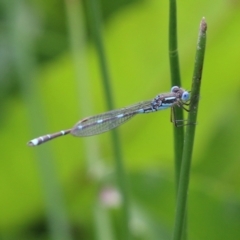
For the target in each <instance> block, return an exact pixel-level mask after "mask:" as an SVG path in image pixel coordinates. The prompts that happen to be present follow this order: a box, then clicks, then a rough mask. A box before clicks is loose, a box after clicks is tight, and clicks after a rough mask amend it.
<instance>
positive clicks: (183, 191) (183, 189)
mask: <svg viewBox="0 0 240 240" xmlns="http://www.w3.org/2000/svg"><path fill="white" fill-rule="evenodd" d="M206 30H207V24H206V22H205V19H204V18H203V19H202V21H201V23H200V30H199V36H198V42H197V51H196V58H195V66H194V73H193V81H192V91H191V101H190V112H189V115H188V123H189V125H187V127H186V134H185V141H184V147H183V156H182V167H181V172H180V179H179V188H178V195H177V209H176V216H175V225H174V232H173V238H172V239H173V240H181V235H182V229H183V225H184V219H185V215H186V206H187V194H188V185H189V179H190V168H191V161H192V151H193V144H194V136H195V128H196V124H195V123H196V121H197V112H198V102H199V96H200V87H201V78H202V70H203V62H204V53H205V46H206Z"/></svg>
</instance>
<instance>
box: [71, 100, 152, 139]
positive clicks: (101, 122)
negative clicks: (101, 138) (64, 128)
mask: <svg viewBox="0 0 240 240" xmlns="http://www.w3.org/2000/svg"><path fill="white" fill-rule="evenodd" d="M151 102H152V101H151V100H149V101H145V102H140V103H137V104H134V105H131V106H129V107H125V108H121V109H117V110H112V111H109V112H105V113H102V114H99V115H96V116H92V117H88V118H85V119H83V120H81V121H79V122H78V123H77V124H76V125H75V126H74V127H73V128H72V131H71V134H72V135H74V136H78V137H87V136H92V135H97V134H100V133H103V132H106V131H109V130H111V129H113V128H116V127H118V126H120V125H121V124H123V123H125V122H126V121H127V120H129V119H130V118H132V117H133V116H135V115H136V114H138V113H141V112H146V111H150V110H151V109H152V106H151Z"/></svg>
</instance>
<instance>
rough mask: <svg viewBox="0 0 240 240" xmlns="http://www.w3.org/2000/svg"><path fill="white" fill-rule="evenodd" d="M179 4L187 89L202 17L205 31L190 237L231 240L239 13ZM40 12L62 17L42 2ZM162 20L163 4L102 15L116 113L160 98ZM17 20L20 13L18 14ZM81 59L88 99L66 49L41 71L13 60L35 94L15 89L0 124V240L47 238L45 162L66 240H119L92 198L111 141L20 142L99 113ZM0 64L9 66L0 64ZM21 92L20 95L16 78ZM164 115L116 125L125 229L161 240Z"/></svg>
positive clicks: (110, 175)
mask: <svg viewBox="0 0 240 240" xmlns="http://www.w3.org/2000/svg"><path fill="white" fill-rule="evenodd" d="M49 4H50V3H49ZM55 4H58V3H56V2H55ZM178 4H179V5H178V20H179V23H178V33H179V36H178V41H179V46H178V47H179V58H180V67H181V78H182V82H183V86H182V87H184V88H187V89H190V84H191V76H192V71H193V66H194V55H195V47H196V39H197V34H198V27H199V21H200V19H201V18H202V17H203V16H205V17H206V20H207V22H208V43H207V52H206V56H205V62H204V71H203V80H202V90H201V99H200V103H199V107H200V109H199V113H198V124H197V126H196V141H195V148H194V153H193V162H192V164H193V168H192V174H191V179H190V190H189V198H188V204H189V210H188V214H189V226H188V228H189V239H196V240H198V239H199V240H201V239H220V240H221V239H238V238H239V237H240V234H239V227H240V226H239V223H240V219H239V218H240V217H239V216H240V214H239V209H240V204H239V203H240V195H239V186H240V183H239V173H238V169H239V164H240V163H239V157H240V156H239V150H238V147H239V146H238V145H239V144H238V143H239V141H238V139H239V135H240V127H239V121H240V113H239V111H238V107H237V104H238V101H239V100H240V99H239V89H240V85H239V77H240V76H239V69H238V68H239V67H238V59H239V57H240V50H239V47H238V45H239V34H238V29H239V21H240V19H239V18H240V14H239V11H240V10H239V9H240V8H239V7H240V6H239V4H238V2H237V1H225V2H224V1H222V2H219V5H218V7H217V8H216V6H215V3H214V2H211V1H201V2H200V1H194V3H193V4H191V3H188V2H181V3H180V2H179V3H178ZM49 6H50V5H49ZM25 7H26V8H24V6H23V8H17V9H18V10H19V11H23V10H24V11H27V10H26V9H29V8H28V7H27V6H25ZM9 9H10V8H9ZM47 9H50V10H51V12H54V11H56V14H59V13H58V12H57V10H56V8H55V9H54V7H51V8H50V7H49V8H48V5H47V3H46V11H47ZM50 10H48V11H50ZM42 11H43V12H39V13H38V14H36V16H35V15H34V16H33V17H36V19H39V17H41V14H44V10H42ZM36 12H37V11H36ZM27 13H29V12H28V11H27ZM31 13H32V11H31ZM15 14H16V12H15ZM167 14H168V4H167V2H163V1H156V0H155V1H154V0H152V1H150V0H148V1H140V2H137V3H135V4H132V5H129V6H127V7H126V8H123V9H121V11H119V12H115V14H112V15H111V17H109V18H108V21H107V22H106V25H105V26H104V41H105V47H106V52H107V57H108V62H109V65H110V66H109V67H110V71H111V76H112V86H113V94H114V96H115V102H116V107H123V106H127V105H130V104H132V103H135V102H138V101H142V100H147V99H151V98H153V97H155V95H156V94H158V93H161V92H165V91H169V89H170V87H171V86H170V84H169V80H170V74H169V60H168V40H167V39H168V34H167V31H168V16H167ZM23 16H27V15H26V12H25V15H23ZM64 17H65V16H62V18H64ZM50 20H51V19H49V21H50ZM64 22H65V21H64ZM31 23H32V25H33V26H35V25H34V24H35V23H34V22H31ZM63 24H64V23H63ZM11 26H12V25H11V24H10V26H6V33H8V34H9V36H10V38H9V39H12V38H11V37H13V36H15V37H16V35H11V34H13V32H11V31H13V30H11V29H13V28H10V27H11ZM43 26H44V25H43ZM8 27H9V28H8ZM19 28H20V30H23V29H25V25H24V24H23V25H21V24H20V25H19ZM43 29H44V27H43ZM10 30H11V31H10ZM49 31H50V30H49ZM21 32H22V31H20V33H21ZM31 33H32V34H36V32H30V34H31ZM52 36H53V38H52V40H51V41H52V47H53V48H54V47H55V44H59V41H61V39H59V38H58V35H57V34H56V35H55V37H54V34H53V35H52ZM21 40H22V39H21ZM28 41H30V39H29V38H28V39H26V42H27V43H28ZM51 41H46V44H50V42H51ZM15 42H17V39H16V40H15ZM19 44H20V45H19V46H18V48H12V51H13V52H14V51H15V50H16V49H21V48H20V46H21V44H23V43H22V42H19ZM11 46H13V45H11ZM32 48H33V49H30V50H29V52H24V54H25V55H26V56H27V54H28V55H31V58H27V59H36V56H35V55H34V54H35V53H36V52H38V51H39V49H34V46H33V47H32ZM48 48H50V47H48ZM24 49H27V48H24ZM85 51H86V55H84V54H83V52H79V56H80V58H81V61H82V64H79V66H78V67H79V68H80V69H81V70H82V75H81V78H82V81H85V82H86V83H87V84H89V87H90V91H86V90H80V89H79V86H80V85H79V82H77V81H74V80H75V78H76V75H75V72H74V71H75V70H74V66H73V64H72V57H71V55H70V54H69V53H68V52H60V53H59V55H56V57H55V58H54V59H51V61H47V62H41V64H37V63H36V62H37V61H29V60H28V61H27V62H25V59H20V60H18V61H19V62H20V63H21V64H22V65H21V66H22V68H24V69H27V70H29V71H32V74H29V75H27V76H26V77H25V81H26V82H25V84H28V85H31V84H32V85H31V88H29V89H30V90H31V91H29V90H28V91H21V95H20V97H19V96H18V97H14V98H8V101H6V102H5V108H4V109H5V110H4V109H3V111H2V114H1V115H4V117H3V116H1V132H0V141H1V143H2V144H1V146H2V148H1V161H0V195H1V198H0V212H1V214H0V234H1V237H2V239H50V238H51V237H50V233H49V231H48V228H47V226H48V221H49V220H48V221H47V218H46V204H45V203H46V202H45V201H46V195H45V194H46V189H44V188H43V182H44V181H46V176H45V175H43V172H42V170H41V169H40V166H41V163H42V162H44V163H47V162H50V163H51V167H52V168H53V169H54V170H53V172H54V173H55V177H54V178H53V179H52V181H55V180H56V181H57V185H58V186H59V187H60V192H62V194H60V195H61V196H62V197H63V203H62V205H61V206H63V210H64V211H65V213H66V215H67V217H66V219H67V220H68V224H69V225H70V229H71V233H74V234H73V235H74V236H73V239H101V231H97V229H98V230H99V226H100V227H101V230H103V229H105V228H106V232H107V233H108V234H109V235H108V236H111V234H113V236H114V237H115V239H117V237H116V235H118V232H117V231H118V227H117V226H118V222H117V221H118V217H117V216H118V215H119V212H118V209H117V208H111V209H107V208H106V207H105V208H103V209H102V208H101V207H99V208H98V206H99V204H100V202H99V195H101V194H100V193H102V191H103V189H105V188H106V186H111V187H113V188H114V186H115V181H116V179H115V173H114V171H113V162H114V161H113V159H112V150H111V144H110V140H109V133H106V134H103V135H100V136H95V137H92V138H87V139H80V138H79V139H78V138H73V137H71V136H66V137H62V138H59V139H56V140H54V141H52V142H49V143H46V145H43V146H39V148H28V147H27V146H26V144H25V143H26V142H27V141H28V140H30V139H31V138H33V137H36V136H38V135H42V134H45V133H48V132H54V131H58V130H61V129H65V128H69V127H71V126H73V125H74V124H75V123H76V122H77V121H78V120H79V119H82V118H84V117H86V116H88V115H94V114H97V113H100V112H103V111H105V110H106V107H105V102H104V97H103V95H102V92H103V90H102V86H101V84H100V75H99V67H98V62H97V59H96V53H95V50H94V48H93V46H92V44H91V42H89V43H87V45H86V47H85ZM2 56H5V55H2ZM14 56H15V55H14ZM86 56H87V57H86ZM1 60H2V62H3V61H5V60H6V58H3V57H1ZM21 60H22V62H21ZM29 62H30V63H32V65H29ZM24 64H25V66H24ZM1 66H3V65H1ZM86 66H87V67H86ZM16 73H19V71H16ZM16 75H17V74H16ZM18 77H19V76H18ZM6 79H8V78H6ZM21 79H24V75H22V76H21ZM160 82H161V85H160V84H159V83H160ZM19 86H21V88H22V86H23V83H22V82H21V81H19ZM80 91H81V94H79V92H80ZM86 99H88V100H86ZM89 99H90V100H89ZM82 103H84V104H82ZM83 105H84V107H82V106H83ZM34 108H35V109H34ZM86 112H87V113H86ZM169 118H170V116H169V112H168V111H163V112H158V113H153V114H147V115H143V116H137V117H136V118H134V119H132V120H131V121H130V122H128V123H126V124H125V125H123V126H121V127H120V128H119V131H120V133H121V140H122V147H123V153H124V160H125V163H124V164H125V166H126V168H127V169H126V170H127V173H128V176H129V180H130V193H131V199H132V209H133V213H132V214H133V219H131V221H132V229H133V233H134V236H135V238H136V239H169V238H170V237H171V235H172V229H173V218H174V212H175V202H174V200H175V188H174V167H173V165H174V163H173V146H172V142H173V141H172V140H173V134H172V125H171V123H170V122H169ZM89 154H91V157H90V155H89ZM44 179H45V180H44ZM49 181H51V179H50V180H49ZM101 214H104V224H103V223H102V224H101V225H98V224H99V216H100V217H101ZM100 219H101V218H100ZM97 220H98V221H97ZM100 223H101V222H100ZM109 225H110V226H109ZM33 226H34V227H33ZM103 232H104V231H103ZM97 233H98V234H99V235H98V234H97ZM102 239H104V238H103V237H102Z"/></svg>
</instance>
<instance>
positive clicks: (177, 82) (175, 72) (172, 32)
mask: <svg viewBox="0 0 240 240" xmlns="http://www.w3.org/2000/svg"><path fill="white" fill-rule="evenodd" d="M169 4H170V6H169V60H170V72H171V85H172V86H180V87H181V78H180V70H179V58H178V50H177V49H178V45H177V4H176V0H170V1H169ZM174 116H175V119H183V110H182V109H181V108H175V109H174ZM173 133H174V159H175V182H176V192H177V188H178V182H179V174H180V168H181V161H182V150H183V139H184V128H183V127H179V128H176V127H175V126H174V128H173Z"/></svg>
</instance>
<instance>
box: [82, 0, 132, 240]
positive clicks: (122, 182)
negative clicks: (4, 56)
mask: <svg viewBox="0 0 240 240" xmlns="http://www.w3.org/2000/svg"><path fill="white" fill-rule="evenodd" d="M87 4H88V11H89V15H90V22H91V25H92V31H93V34H94V40H95V43H96V49H97V53H98V57H99V64H100V69H101V72H102V80H103V87H104V90H105V96H106V102H107V107H108V109H114V102H113V97H112V94H111V84H110V76H109V71H108V67H107V60H106V55H105V50H104V45H103V41H102V36H101V15H100V11H99V9H100V7H99V4H98V0H89V1H87ZM111 134H112V144H113V152H114V155H115V160H116V172H117V177H118V184H119V188H120V192H121V196H122V200H123V204H122V211H123V215H122V219H121V222H122V225H123V226H122V231H121V232H122V238H123V239H124V240H127V239H129V238H130V232H129V203H128V196H127V192H128V191H127V184H126V174H125V170H124V165H123V158H122V153H121V146H120V140H119V135H118V132H117V130H113V131H111Z"/></svg>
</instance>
